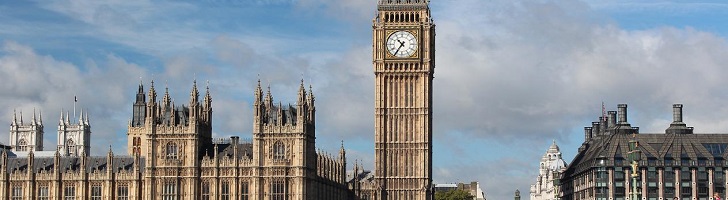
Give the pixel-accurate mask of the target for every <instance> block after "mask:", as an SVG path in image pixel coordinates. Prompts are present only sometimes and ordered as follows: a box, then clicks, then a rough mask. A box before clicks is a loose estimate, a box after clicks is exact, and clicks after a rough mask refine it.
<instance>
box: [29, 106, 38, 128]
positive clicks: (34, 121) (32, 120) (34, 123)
mask: <svg viewBox="0 0 728 200" xmlns="http://www.w3.org/2000/svg"><path fill="white" fill-rule="evenodd" d="M35 115H36V114H35V108H33V119H31V120H30V125H33V126H35V125H36V124H37V123H38V121H37V120H36V119H35Z"/></svg>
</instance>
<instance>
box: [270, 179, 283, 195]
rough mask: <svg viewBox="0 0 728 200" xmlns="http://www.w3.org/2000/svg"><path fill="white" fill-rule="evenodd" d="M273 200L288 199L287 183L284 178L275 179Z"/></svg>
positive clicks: (272, 186) (272, 187) (272, 188)
mask: <svg viewBox="0 0 728 200" xmlns="http://www.w3.org/2000/svg"><path fill="white" fill-rule="evenodd" d="M270 193H271V195H272V197H271V200H286V185H285V183H284V181H283V180H275V181H273V183H272V184H271V191H270Z"/></svg>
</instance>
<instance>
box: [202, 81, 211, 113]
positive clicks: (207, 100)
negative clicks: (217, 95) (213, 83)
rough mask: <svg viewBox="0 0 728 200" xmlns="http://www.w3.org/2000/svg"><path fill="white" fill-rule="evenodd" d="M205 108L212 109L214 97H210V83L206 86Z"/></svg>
mask: <svg viewBox="0 0 728 200" xmlns="http://www.w3.org/2000/svg"><path fill="white" fill-rule="evenodd" d="M204 101H205V108H208V109H212V97H211V96H210V81H207V85H206V86H205V100H204Z"/></svg>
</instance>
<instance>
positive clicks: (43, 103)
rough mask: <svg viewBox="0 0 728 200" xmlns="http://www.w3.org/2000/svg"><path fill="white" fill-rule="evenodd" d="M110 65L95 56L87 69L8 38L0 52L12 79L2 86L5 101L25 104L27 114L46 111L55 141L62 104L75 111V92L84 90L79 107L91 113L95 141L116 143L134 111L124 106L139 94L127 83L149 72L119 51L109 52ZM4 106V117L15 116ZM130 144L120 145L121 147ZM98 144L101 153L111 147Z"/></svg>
mask: <svg viewBox="0 0 728 200" xmlns="http://www.w3.org/2000/svg"><path fill="white" fill-rule="evenodd" d="M104 65H106V66H107V67H105V68H103V69H102V68H98V67H96V66H95V63H94V62H90V63H89V65H88V66H84V68H85V69H84V70H81V67H79V66H75V65H73V64H70V63H67V62H63V61H59V60H57V59H56V58H53V57H51V56H45V55H39V54H38V53H36V52H35V51H34V50H33V49H32V48H30V47H28V46H24V45H22V44H18V43H15V42H12V41H7V42H5V43H4V44H3V45H2V51H1V52H0V78H1V79H2V80H6V81H7V82H6V83H7V84H3V86H1V87H2V88H0V93H2V96H4V97H5V98H2V99H0V105H1V106H2V107H4V108H17V109H18V110H23V111H24V113H23V114H24V115H25V118H27V119H30V116H31V115H30V111H32V110H33V108H35V109H37V110H39V112H40V111H42V112H43V122H44V124H45V139H46V141H55V140H56V137H55V125H56V124H57V123H58V119H59V117H60V116H59V115H60V114H59V113H60V112H61V110H62V109H63V110H64V111H68V112H71V113H72V112H73V111H72V110H73V99H74V96H78V100H79V102H78V108H77V110H78V111H77V112H78V113H80V110H81V109H84V110H88V111H89V112H90V113H91V114H90V115H89V117H90V118H91V120H90V121H91V126H92V132H93V133H92V135H93V136H92V144H101V143H114V142H115V141H116V140H117V139H118V138H125V136H123V135H120V134H119V132H120V130H124V127H125V123H123V122H125V121H126V119H127V116H128V115H127V114H126V113H128V112H124V110H121V109H122V108H126V107H127V106H128V105H130V103H129V101H130V97H131V96H132V95H133V91H132V90H129V87H127V86H125V85H136V83H137V80H138V79H137V78H136V77H138V76H139V75H140V74H144V70H143V69H141V68H140V67H139V66H136V65H134V64H131V63H128V62H126V61H124V60H123V59H120V58H118V57H115V56H113V55H109V57H108V59H107V60H106V61H105V62H104ZM108 83H115V84H108ZM0 112H1V113H3V114H2V117H1V118H2V119H5V120H6V121H10V120H11V119H12V112H13V109H6V110H3V111H0ZM72 118H75V117H72ZM26 122H27V121H26ZM120 122H121V123H120ZM0 138H8V135H7V132H2V133H0ZM104 140H105V141H104ZM45 143H46V144H45V148H46V149H54V147H55V144H56V143H55V142H53V143H48V142H45ZM125 148H126V147H125V146H120V145H117V146H114V149H115V150H117V151H122V150H125ZM92 149H93V150H92V152H96V153H95V154H100V152H106V151H105V150H103V149H106V147H102V146H98V145H92ZM99 150H100V151H99Z"/></svg>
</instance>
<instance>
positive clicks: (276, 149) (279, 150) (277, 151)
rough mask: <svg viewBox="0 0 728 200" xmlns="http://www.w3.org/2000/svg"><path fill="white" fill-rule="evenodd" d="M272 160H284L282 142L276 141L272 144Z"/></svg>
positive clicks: (284, 154)
mask: <svg viewBox="0 0 728 200" xmlns="http://www.w3.org/2000/svg"><path fill="white" fill-rule="evenodd" d="M273 159H274V160H283V159H286V146H285V145H283V142H281V141H277V142H276V143H275V144H273Z"/></svg>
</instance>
